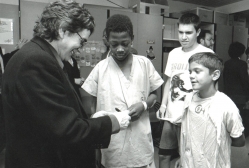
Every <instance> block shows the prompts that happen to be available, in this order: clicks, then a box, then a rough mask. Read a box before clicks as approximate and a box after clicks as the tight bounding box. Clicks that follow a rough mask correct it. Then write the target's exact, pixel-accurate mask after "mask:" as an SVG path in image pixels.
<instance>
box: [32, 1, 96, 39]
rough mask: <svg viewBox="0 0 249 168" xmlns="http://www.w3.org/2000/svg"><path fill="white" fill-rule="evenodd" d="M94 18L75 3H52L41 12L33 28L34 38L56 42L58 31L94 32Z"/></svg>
mask: <svg viewBox="0 0 249 168" xmlns="http://www.w3.org/2000/svg"><path fill="white" fill-rule="evenodd" d="M94 26H95V23H94V18H93V17H92V15H91V14H90V13H89V11H88V10H87V9H84V8H83V7H82V6H80V5H79V3H76V2H71V1H70V2H68V3H65V2H58V1H57V2H53V3H51V4H49V5H48V6H47V7H45V9H44V10H43V12H42V14H41V16H40V18H39V19H38V21H37V22H36V24H35V27H34V29H33V30H34V36H39V37H41V38H43V39H46V40H49V41H50V42H51V41H53V40H58V37H59V29H60V28H61V29H62V30H63V31H64V32H65V31H68V32H70V33H77V32H79V31H82V30H83V29H87V30H90V32H91V33H93V31H94Z"/></svg>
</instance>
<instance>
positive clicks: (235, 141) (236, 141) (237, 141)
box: [231, 134, 246, 147]
mask: <svg viewBox="0 0 249 168" xmlns="http://www.w3.org/2000/svg"><path fill="white" fill-rule="evenodd" d="M231 139H232V146H235V147H242V146H245V142H246V141H245V136H244V134H242V135H241V136H240V137H238V138H233V137H231Z"/></svg>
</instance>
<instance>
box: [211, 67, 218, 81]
mask: <svg viewBox="0 0 249 168" xmlns="http://www.w3.org/2000/svg"><path fill="white" fill-rule="evenodd" d="M212 77H213V81H216V80H218V79H219V77H220V71H219V70H215V71H214V72H213V73H212Z"/></svg>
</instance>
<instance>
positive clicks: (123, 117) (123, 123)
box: [92, 110, 131, 130]
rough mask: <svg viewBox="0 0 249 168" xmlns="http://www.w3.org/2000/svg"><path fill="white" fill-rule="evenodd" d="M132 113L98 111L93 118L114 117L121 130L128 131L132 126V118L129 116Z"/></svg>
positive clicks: (126, 111) (127, 111)
mask: <svg viewBox="0 0 249 168" xmlns="http://www.w3.org/2000/svg"><path fill="white" fill-rule="evenodd" d="M129 113H130V111H129V110H125V111H120V112H107V111H98V112H96V113H95V114H93V115H92V118H98V117H103V116H107V115H114V116H115V117H116V118H117V120H118V123H119V126H120V130H122V129H126V128H127V127H128V125H129V124H130V120H131V117H130V116H129Z"/></svg>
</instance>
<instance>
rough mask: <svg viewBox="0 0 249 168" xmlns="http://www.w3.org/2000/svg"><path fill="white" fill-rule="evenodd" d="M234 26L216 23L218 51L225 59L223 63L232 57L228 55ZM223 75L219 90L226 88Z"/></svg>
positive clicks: (216, 46)
mask: <svg viewBox="0 0 249 168" xmlns="http://www.w3.org/2000/svg"><path fill="white" fill-rule="evenodd" d="M232 30H233V29H232V27H231V26H227V25H220V24H217V25H216V41H215V48H216V53H217V54H218V55H219V57H220V58H221V59H222V60H223V63H224V62H225V61H227V60H229V59H230V57H229V55H228V49H229V45H230V44H231V43H232ZM223 84H224V82H223V76H221V78H220V80H219V90H220V91H223V90H224V85H223Z"/></svg>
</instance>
